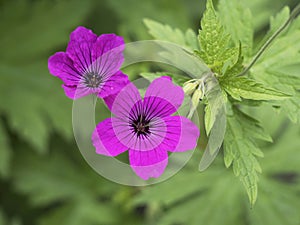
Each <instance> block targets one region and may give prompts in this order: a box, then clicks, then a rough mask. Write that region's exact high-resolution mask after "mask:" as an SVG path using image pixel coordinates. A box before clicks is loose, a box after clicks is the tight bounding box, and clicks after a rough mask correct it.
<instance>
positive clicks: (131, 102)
mask: <svg viewBox="0 0 300 225" xmlns="http://www.w3.org/2000/svg"><path fill="white" fill-rule="evenodd" d="M141 101H142V98H141V95H140V93H139V91H138V89H137V88H136V86H135V85H134V84H133V83H131V82H129V83H128V84H127V85H126V86H124V87H123V88H122V90H120V92H119V93H118V95H117V96H116V98H115V100H114V102H113V104H112V106H111V111H112V113H114V114H115V115H116V116H117V117H120V118H123V119H126V120H128V119H129V118H130V117H131V114H137V113H138V112H137V110H139V109H141V105H142V102H141Z"/></svg>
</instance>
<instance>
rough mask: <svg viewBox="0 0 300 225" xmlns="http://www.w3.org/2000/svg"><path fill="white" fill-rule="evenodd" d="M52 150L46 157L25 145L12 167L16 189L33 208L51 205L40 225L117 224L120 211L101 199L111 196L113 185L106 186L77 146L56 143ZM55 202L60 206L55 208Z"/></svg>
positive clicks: (57, 141)
mask: <svg viewBox="0 0 300 225" xmlns="http://www.w3.org/2000/svg"><path fill="white" fill-rule="evenodd" d="M56 139H59V138H56ZM52 148H53V149H52V151H51V154H49V155H47V156H44V155H38V154H34V152H30V150H29V149H28V148H26V146H24V148H23V149H22V151H23V152H21V151H20V152H18V154H17V156H16V157H15V161H14V164H13V165H14V167H13V178H14V187H15V189H16V190H17V191H18V192H19V193H26V195H27V196H29V197H30V198H29V199H30V204H31V205H32V206H34V207H48V206H52V207H51V208H50V210H49V211H47V214H46V215H44V217H43V218H42V219H41V224H45V225H46V224H47V225H50V224H51V225H52V224H60V223H63V224H66V225H76V224H78V225H79V224H87V225H92V224H113V223H117V221H118V220H119V218H118V216H117V214H116V212H117V209H115V208H114V206H113V205H112V204H111V202H105V201H102V200H100V199H101V196H105V197H106V196H108V195H109V196H112V194H111V193H112V192H113V191H114V186H113V185H108V184H106V185H105V182H104V180H103V179H102V178H101V177H99V176H98V175H97V174H96V173H94V172H93V171H92V170H91V169H90V168H88V167H87V166H86V164H85V162H84V161H82V160H83V159H82V158H81V156H80V154H79V153H78V150H77V149H76V148H74V146H68V145H66V143H64V142H61V141H59V140H56V144H55V145H54V146H52ZM64 148H65V149H64ZM72 151H76V152H77V154H78V155H75V154H74V152H72ZM79 157H80V158H79ZM45 161H47V163H45ZM37 168H38V169H37ZM56 202H60V204H59V205H57V206H55V207H53V204H54V203H56Z"/></svg>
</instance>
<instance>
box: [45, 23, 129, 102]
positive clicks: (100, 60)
mask: <svg viewBox="0 0 300 225" xmlns="http://www.w3.org/2000/svg"><path fill="white" fill-rule="evenodd" d="M124 46H125V45H124V40H123V38H122V37H119V36H117V35H115V34H103V35H100V36H99V37H97V35H96V34H94V33H93V32H92V31H91V30H88V29H86V28H85V27H78V28H76V29H75V30H74V31H73V32H72V33H71V35H70V42H69V44H68V47H67V50H66V52H57V53H55V54H54V55H53V56H51V57H50V58H49V61H48V67H49V71H50V73H51V74H52V75H54V76H56V77H58V78H60V79H61V80H62V81H63V82H64V84H63V85H62V87H63V88H64V90H65V93H66V95H67V96H68V97H69V98H71V99H77V98H80V97H83V96H85V95H89V94H97V95H98V97H100V98H105V97H107V96H110V95H113V94H116V93H117V92H118V91H119V90H120V89H121V88H122V87H123V86H125V85H126V84H127V83H128V82H129V81H128V77H127V76H126V75H125V74H123V73H122V72H121V71H120V67H121V65H122V63H123V61H124V57H123V50H124Z"/></svg>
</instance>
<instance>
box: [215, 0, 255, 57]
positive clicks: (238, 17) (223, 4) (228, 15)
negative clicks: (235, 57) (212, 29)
mask: <svg viewBox="0 0 300 225" xmlns="http://www.w3.org/2000/svg"><path fill="white" fill-rule="evenodd" d="M245 2H246V1H244V0H242V1H239V0H233V1H227V0H221V1H220V2H219V5H218V13H219V14H220V17H221V18H222V23H223V26H224V27H225V29H226V31H227V32H228V33H230V35H231V38H232V40H233V42H234V43H235V45H239V43H240V42H241V43H242V48H243V53H244V55H245V56H247V57H250V56H251V54H252V46H253V24H252V23H253V19H252V14H251V11H250V9H249V8H247V6H246V5H245Z"/></svg>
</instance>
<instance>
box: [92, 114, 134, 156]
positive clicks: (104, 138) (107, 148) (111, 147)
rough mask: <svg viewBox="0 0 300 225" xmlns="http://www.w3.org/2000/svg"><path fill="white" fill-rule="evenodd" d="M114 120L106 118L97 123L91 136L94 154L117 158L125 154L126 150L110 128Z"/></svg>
mask: <svg viewBox="0 0 300 225" xmlns="http://www.w3.org/2000/svg"><path fill="white" fill-rule="evenodd" d="M114 119H115V118H108V119H105V120H104V121H102V122H101V123H99V124H98V125H97V126H96V129H95V130H94V132H93V135H92V142H93V145H94V146H95V148H96V152H97V153H98V154H101V155H106V156H117V155H119V154H121V153H123V152H125V151H126V150H127V149H128V148H127V147H126V146H125V145H123V144H122V143H121V142H120V141H119V139H118V137H117V135H116V134H115V131H114V128H113V126H112V124H113V122H112V121H113V120H114Z"/></svg>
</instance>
